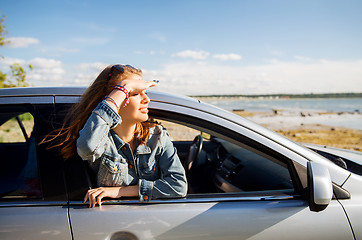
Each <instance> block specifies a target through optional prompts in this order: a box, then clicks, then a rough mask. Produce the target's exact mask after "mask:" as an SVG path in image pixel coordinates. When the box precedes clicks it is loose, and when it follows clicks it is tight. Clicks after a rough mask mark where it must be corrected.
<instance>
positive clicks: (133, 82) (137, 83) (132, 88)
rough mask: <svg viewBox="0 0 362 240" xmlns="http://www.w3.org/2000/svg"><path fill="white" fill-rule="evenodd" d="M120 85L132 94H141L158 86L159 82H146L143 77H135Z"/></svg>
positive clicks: (123, 81)
mask: <svg viewBox="0 0 362 240" xmlns="http://www.w3.org/2000/svg"><path fill="white" fill-rule="evenodd" d="M118 84H119V85H121V86H123V87H125V88H126V89H127V90H128V91H129V92H130V93H139V92H142V91H144V90H146V89H147V88H149V87H154V86H156V85H157V84H158V81H145V80H143V79H142V78H141V77H139V76H137V75H135V76H134V77H132V78H130V79H125V80H122V81H121V82H120V83H118Z"/></svg>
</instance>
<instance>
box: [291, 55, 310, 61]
mask: <svg viewBox="0 0 362 240" xmlns="http://www.w3.org/2000/svg"><path fill="white" fill-rule="evenodd" d="M294 59H296V60H299V61H311V60H312V59H311V58H308V57H304V56H294Z"/></svg>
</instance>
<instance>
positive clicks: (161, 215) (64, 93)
mask: <svg viewBox="0 0 362 240" xmlns="http://www.w3.org/2000/svg"><path fill="white" fill-rule="evenodd" d="M84 90H85V88H82V87H72V88H70V87H58V88H57V87H55V88H12V89H0V125H1V127H0V134H1V135H0V156H1V165H2V166H1V168H0V169H1V170H0V171H1V173H0V186H1V188H0V191H1V192H0V238H1V239H76V240H77V239H208V240H210V239H362V222H361V217H362V188H361V186H362V176H361V175H362V154H361V153H359V152H354V151H346V150H341V149H333V148H328V147H324V146H315V145H308V146H304V145H301V144H298V143H295V142H293V141H291V140H289V139H287V138H285V137H283V136H281V135H279V134H277V133H275V132H273V131H271V130H269V129H266V128H264V127H262V126H260V125H258V124H256V123H253V122H251V121H249V120H247V119H244V118H242V117H240V116H237V115H235V114H233V113H231V112H229V111H226V110H223V109H220V108H217V107H214V106H212V105H209V104H206V103H203V102H200V101H199V100H197V99H193V98H189V97H185V96H177V95H172V94H167V93H161V92H157V91H149V92H148V95H149V97H150V99H151V102H150V104H149V110H150V111H149V116H150V120H149V121H153V122H158V123H161V124H162V125H163V126H164V127H165V128H166V129H167V130H168V133H169V135H170V138H171V139H172V141H173V143H174V146H175V147H176V149H177V152H178V155H179V157H180V160H181V161H182V163H183V165H184V167H185V170H186V174H187V179H188V185H189V186H188V194H187V196H186V197H184V198H173V199H152V201H151V202H149V203H144V202H140V201H139V200H138V199H136V198H122V199H107V200H106V201H105V202H104V203H103V204H102V206H101V207H95V208H89V207H88V205H87V204H85V203H84V202H83V198H84V195H85V193H86V191H87V190H88V189H90V188H92V187H95V184H94V182H95V180H94V178H95V177H94V174H92V172H91V171H89V168H88V165H87V163H86V162H85V161H82V160H81V159H80V158H79V157H78V156H75V157H73V158H71V159H63V158H62V157H61V156H60V155H59V151H58V149H57V148H56V147H53V148H51V147H50V146H51V145H52V144H54V143H53V142H50V143H43V144H40V142H41V141H42V140H43V139H44V137H45V136H47V135H48V136H49V134H54V130H56V129H60V128H61V127H62V124H63V121H64V118H65V116H66V114H67V112H69V109H70V107H71V106H72V105H73V104H75V103H77V102H78V101H79V99H80V96H81V95H82V93H83V92H84Z"/></svg>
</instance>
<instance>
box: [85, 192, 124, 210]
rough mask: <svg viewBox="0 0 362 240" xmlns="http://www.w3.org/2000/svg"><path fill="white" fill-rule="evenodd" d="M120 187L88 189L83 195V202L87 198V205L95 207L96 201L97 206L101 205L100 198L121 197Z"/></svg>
mask: <svg viewBox="0 0 362 240" xmlns="http://www.w3.org/2000/svg"><path fill="white" fill-rule="evenodd" d="M120 192H121V187H100V188H94V189H90V190H88V192H87V194H86V195H85V197H84V203H86V202H87V201H88V200H89V207H95V206H96V204H97V203H98V205H99V206H101V205H102V198H104V197H110V198H120V197H121V194H120Z"/></svg>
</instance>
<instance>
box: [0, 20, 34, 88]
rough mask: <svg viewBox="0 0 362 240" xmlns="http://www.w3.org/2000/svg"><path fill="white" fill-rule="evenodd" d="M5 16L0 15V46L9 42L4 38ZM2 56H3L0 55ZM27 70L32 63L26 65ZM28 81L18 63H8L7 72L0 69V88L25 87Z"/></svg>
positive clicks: (30, 67) (5, 32) (5, 33)
mask: <svg viewBox="0 0 362 240" xmlns="http://www.w3.org/2000/svg"><path fill="white" fill-rule="evenodd" d="M4 22H5V16H1V17H0V46H4V45H6V44H8V43H10V41H9V40H7V39H6V35H7V33H8V32H7V31H6V26H5V24H4ZM0 57H1V58H4V56H2V55H1V56H0ZM28 68H29V70H32V69H33V66H32V65H29V66H28ZM27 86H29V83H27V82H26V71H25V69H24V67H22V66H21V65H20V64H19V63H14V64H13V65H10V69H9V71H8V72H7V73H4V72H3V71H1V70H0V88H10V87H27Z"/></svg>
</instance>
